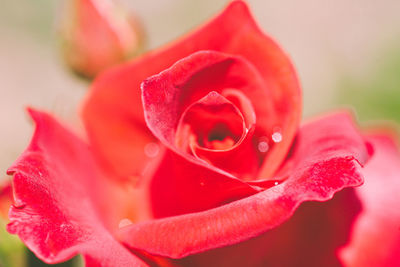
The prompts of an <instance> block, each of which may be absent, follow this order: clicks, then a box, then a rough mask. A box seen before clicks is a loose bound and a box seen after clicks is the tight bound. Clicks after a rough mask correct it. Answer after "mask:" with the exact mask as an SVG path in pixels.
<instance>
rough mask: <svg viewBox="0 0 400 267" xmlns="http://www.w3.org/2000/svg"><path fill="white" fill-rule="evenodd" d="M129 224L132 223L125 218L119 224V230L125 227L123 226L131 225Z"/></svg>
mask: <svg viewBox="0 0 400 267" xmlns="http://www.w3.org/2000/svg"><path fill="white" fill-rule="evenodd" d="M131 224H132V221H131V220H129V219H127V218H125V219H122V220H121V221H120V222H119V225H118V227H119V228H122V227H125V226H128V225H131Z"/></svg>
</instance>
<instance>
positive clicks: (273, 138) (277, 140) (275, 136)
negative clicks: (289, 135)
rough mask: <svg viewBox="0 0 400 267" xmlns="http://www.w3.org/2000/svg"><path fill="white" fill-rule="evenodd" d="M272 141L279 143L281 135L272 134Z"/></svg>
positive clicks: (278, 133) (277, 133)
mask: <svg viewBox="0 0 400 267" xmlns="http://www.w3.org/2000/svg"><path fill="white" fill-rule="evenodd" d="M272 141H274V142H275V143H279V142H281V141H282V134H281V133H280V132H274V133H273V134H272Z"/></svg>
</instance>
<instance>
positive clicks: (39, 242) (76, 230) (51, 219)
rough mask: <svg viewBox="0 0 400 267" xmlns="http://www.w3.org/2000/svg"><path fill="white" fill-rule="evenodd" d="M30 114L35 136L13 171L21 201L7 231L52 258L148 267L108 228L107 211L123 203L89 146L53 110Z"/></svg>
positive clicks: (16, 203)
mask: <svg viewBox="0 0 400 267" xmlns="http://www.w3.org/2000/svg"><path fill="white" fill-rule="evenodd" d="M30 114H31V116H32V118H33V119H34V121H35V123H36V126H37V127H36V131H35V135H34V137H33V139H32V142H31V144H30V146H29V148H28V149H27V150H26V151H25V152H24V153H23V154H22V156H21V157H20V158H19V159H18V160H17V161H16V162H15V163H14V165H13V166H12V167H11V168H10V169H9V170H8V174H12V175H13V176H14V177H13V188H14V199H15V200H14V205H13V206H12V207H11V209H10V212H9V218H10V223H9V224H8V226H7V230H8V231H9V232H10V233H12V234H18V235H19V237H20V239H21V240H22V241H23V242H24V243H25V244H26V245H27V246H28V247H29V248H30V249H31V250H32V251H33V252H34V253H35V254H36V255H37V256H38V257H39V258H40V259H42V260H43V261H45V262H47V263H57V262H61V261H64V260H67V259H69V258H71V257H73V256H74V255H76V254H77V253H82V254H83V255H84V256H87V257H90V258H91V259H92V260H91V265H92V266H93V265H97V266H100V265H101V266H144V265H145V264H144V263H143V262H142V261H141V260H139V259H138V258H136V257H135V256H134V255H133V254H132V253H130V252H129V251H128V250H126V249H125V248H124V247H123V246H122V245H121V244H120V243H118V242H117V241H116V240H115V239H114V237H113V236H112V235H111V233H110V230H109V229H108V227H109V221H108V220H105V217H104V214H107V215H108V216H110V217H113V216H114V215H115V214H114V212H111V211H110V209H109V208H110V206H111V205H112V206H114V207H115V206H116V209H117V210H118V209H119V208H118V205H120V203H115V202H114V201H115V199H113V193H116V192H114V191H113V190H114V187H115V186H114V187H113V184H111V183H109V182H107V180H105V179H103V178H102V176H101V173H100V170H99V168H98V167H97V165H96V163H95V162H94V161H93V158H92V155H91V152H90V150H89V149H88V147H87V145H86V144H84V143H83V142H82V141H81V140H80V139H78V138H77V137H76V136H74V135H73V134H72V133H70V132H69V131H68V130H66V129H65V128H63V127H62V126H61V125H60V124H59V123H58V122H56V121H55V120H54V119H53V118H52V117H51V116H50V115H47V114H45V113H41V112H38V111H33V110H30ZM119 193H120V192H119ZM103 194H104V195H105V194H106V195H107V200H105V198H104V195H103ZM114 209H115V208H114ZM109 211H110V212H109ZM103 212H104V213H103ZM106 227H107V228H106Z"/></svg>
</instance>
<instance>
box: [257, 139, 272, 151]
mask: <svg viewBox="0 0 400 267" xmlns="http://www.w3.org/2000/svg"><path fill="white" fill-rule="evenodd" d="M257 148H258V151H260V152H261V153H265V152H267V151H268V149H269V145H268V143H267V142H266V141H261V142H259V143H258V146H257Z"/></svg>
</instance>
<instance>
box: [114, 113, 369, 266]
mask: <svg viewBox="0 0 400 267" xmlns="http://www.w3.org/2000/svg"><path fill="white" fill-rule="evenodd" d="M333 129H334V131H333ZM295 147H296V148H295V149H294V150H293V151H292V154H291V160H290V163H288V164H289V165H288V166H287V168H285V167H286V166H284V168H283V171H282V174H288V173H287V172H286V171H285V169H286V170H288V169H290V172H289V173H290V174H289V176H288V177H287V178H286V180H285V181H283V182H282V183H281V184H279V185H277V186H274V187H272V188H270V189H267V190H265V191H263V192H261V193H258V194H255V195H252V196H250V197H247V198H244V199H241V200H238V201H235V202H232V203H229V204H227V205H224V206H221V207H218V208H215V209H211V210H207V211H203V212H198V213H193V214H185V215H181V216H175V217H170V218H164V219H159V220H153V221H148V222H143V223H139V224H135V225H132V226H127V227H125V228H122V229H120V231H119V234H118V236H119V239H120V240H121V241H122V242H123V243H124V244H125V245H127V246H128V247H131V248H134V249H140V250H144V251H146V252H148V253H152V254H156V255H162V256H168V257H172V258H181V257H185V256H187V255H191V254H194V253H199V252H202V251H205V250H209V249H213V248H217V247H222V246H227V245H231V244H235V243H238V242H241V241H244V240H247V239H249V238H252V237H255V236H257V235H260V234H262V233H263V232H266V231H268V230H270V229H272V228H275V227H276V226H278V225H280V224H281V223H282V222H284V221H286V220H287V219H288V218H290V216H291V215H292V214H293V212H294V211H295V210H296V208H297V207H298V206H299V205H300V203H302V202H304V201H311V200H314V201H326V200H328V199H330V198H332V196H333V194H334V193H335V192H337V191H340V190H342V189H343V188H345V187H352V186H358V185H360V184H361V183H362V181H363V179H362V177H361V174H360V170H359V169H360V163H361V164H363V163H364V162H365V161H366V160H367V157H368V153H367V150H366V147H365V145H364V142H363V139H362V138H361V136H360V135H359V134H358V132H357V130H356V129H354V126H353V124H352V122H351V120H350V119H349V116H348V115H347V114H337V115H332V116H328V117H325V118H322V119H319V120H317V121H314V122H311V123H308V124H306V125H304V126H303V127H302V128H301V129H300V132H299V134H298V137H297V139H296V145H295Z"/></svg>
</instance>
